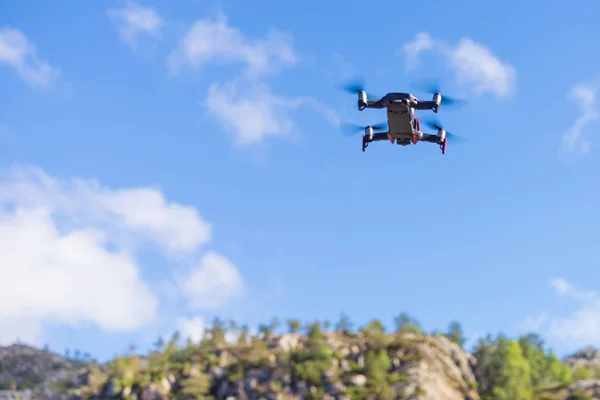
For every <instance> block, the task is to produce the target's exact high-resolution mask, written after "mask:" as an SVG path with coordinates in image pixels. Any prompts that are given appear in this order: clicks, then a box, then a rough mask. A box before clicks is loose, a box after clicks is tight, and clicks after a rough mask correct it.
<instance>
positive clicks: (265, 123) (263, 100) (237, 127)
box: [205, 80, 340, 146]
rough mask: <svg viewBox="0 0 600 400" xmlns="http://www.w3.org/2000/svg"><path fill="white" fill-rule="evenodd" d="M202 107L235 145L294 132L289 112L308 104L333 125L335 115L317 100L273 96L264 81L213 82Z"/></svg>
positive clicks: (291, 114)
mask: <svg viewBox="0 0 600 400" xmlns="http://www.w3.org/2000/svg"><path fill="white" fill-rule="evenodd" d="M205 104H206V106H207V109H208V112H209V114H211V115H212V116H213V117H215V118H216V120H217V121H219V123H220V124H221V125H222V126H223V127H224V128H225V130H226V131H227V132H229V133H230V134H231V135H232V136H233V138H234V141H235V143H236V144H237V145H240V146H246V145H252V144H257V143H261V142H263V141H264V140H265V139H266V138H268V137H274V136H279V137H282V136H287V135H289V134H291V133H293V132H294V131H295V124H294V118H293V113H294V111H295V110H297V109H298V108H300V107H309V108H311V109H312V110H313V111H315V112H316V113H318V114H321V115H323V116H324V117H325V118H326V120H327V121H328V122H329V123H331V124H332V125H334V126H339V124H340V120H339V117H338V116H337V114H336V113H335V112H334V111H332V110H331V109H330V108H329V107H327V106H326V105H324V104H322V103H320V102H319V101H317V100H315V99H313V98H310V97H307V98H287V97H283V96H278V95H275V94H273V93H272V92H271V89H270V88H269V86H268V85H267V84H265V83H258V82H251V83H249V82H246V81H240V80H234V81H230V82H228V83H226V84H219V83H214V84H212V85H211V86H210V88H209V89H208V96H207V100H206V103H205Z"/></svg>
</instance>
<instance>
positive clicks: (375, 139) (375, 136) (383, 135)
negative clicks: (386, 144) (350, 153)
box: [362, 132, 388, 151]
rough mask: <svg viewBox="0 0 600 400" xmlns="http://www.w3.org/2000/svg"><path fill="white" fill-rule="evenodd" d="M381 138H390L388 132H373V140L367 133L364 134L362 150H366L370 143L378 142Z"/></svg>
mask: <svg viewBox="0 0 600 400" xmlns="http://www.w3.org/2000/svg"><path fill="white" fill-rule="evenodd" d="M380 140H388V133H387V132H377V133H374V134H373V137H372V138H371V140H369V139H368V138H367V137H366V136H365V135H363V137H362V151H365V149H366V148H367V147H368V146H369V143H371V142H378V141H380Z"/></svg>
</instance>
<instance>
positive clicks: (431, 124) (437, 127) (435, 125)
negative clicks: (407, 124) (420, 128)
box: [425, 121, 465, 143]
mask: <svg viewBox="0 0 600 400" xmlns="http://www.w3.org/2000/svg"><path fill="white" fill-rule="evenodd" d="M425 124H427V126H429V127H430V128H431V129H435V130H436V131H439V130H440V129H443V130H444V131H446V129H445V128H444V127H443V126H442V124H441V123H440V122H439V121H425ZM446 138H448V139H450V140H452V141H453V142H457V143H462V142H464V141H465V139H464V138H463V137H462V136H458V135H455V134H453V133H450V132H448V131H446Z"/></svg>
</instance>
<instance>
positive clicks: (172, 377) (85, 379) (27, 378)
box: [0, 333, 479, 400]
mask: <svg viewBox="0 0 600 400" xmlns="http://www.w3.org/2000/svg"><path fill="white" fill-rule="evenodd" d="M216 347H217V348H216V349H215V348H214V347H213V346H208V345H207V346H206V348H202V346H198V345H191V346H189V345H188V346H187V347H184V348H175V347H173V346H171V347H168V346H167V348H166V349H165V350H164V351H162V352H156V353H154V354H151V355H149V356H146V357H137V356H130V357H121V358H119V359H117V360H115V361H114V362H111V363H108V364H107V365H97V364H95V363H88V362H77V363H73V362H72V361H69V360H65V359H63V358H62V357H60V356H58V355H56V354H52V353H48V352H44V351H40V350H37V349H34V348H31V347H27V346H11V347H7V348H3V349H2V350H1V351H0V371H1V373H0V377H1V378H2V380H1V381H0V382H4V383H3V384H2V386H3V387H1V389H10V390H4V391H0V399H12V398H16V397H15V395H20V396H21V397H20V398H21V399H33V398H44V399H51V398H56V399H81V398H97V399H100V398H137V399H140V400H142V399H156V400H159V399H167V398H181V399H185V398H190V399H192V398H208V397H207V396H212V397H213V398H215V399H260V398H265V399H309V398H313V399H360V398H383V399H388V398H389V399H395V398H403V399H431V400H434V399H435V400H437V399H447V400H464V399H467V398H469V399H472V400H479V396H478V395H477V392H476V391H475V390H474V389H475V387H476V383H475V377H474V374H473V369H472V368H473V366H474V364H475V362H476V361H475V359H474V357H473V356H472V355H470V354H468V353H466V352H465V351H463V350H462V349H461V348H460V347H459V346H458V345H456V344H455V343H453V342H451V341H450V340H448V339H447V338H446V337H444V336H441V335H440V336H438V335H436V336H428V335H415V334H410V333H408V334H403V335H395V336H385V337H384V336H375V337H367V336H365V335H361V334H354V335H342V334H335V333H332V334H322V335H313V336H312V337H310V336H301V335H297V334H284V335H281V336H277V337H272V338H270V339H268V340H258V339H253V340H249V341H248V342H246V343H245V344H238V345H220V346H216ZM32 377H35V378H32Z"/></svg>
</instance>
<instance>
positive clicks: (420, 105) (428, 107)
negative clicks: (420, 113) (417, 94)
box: [415, 101, 439, 110]
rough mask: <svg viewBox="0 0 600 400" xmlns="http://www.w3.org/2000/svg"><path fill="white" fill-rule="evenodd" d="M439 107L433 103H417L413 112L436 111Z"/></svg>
mask: <svg viewBox="0 0 600 400" xmlns="http://www.w3.org/2000/svg"><path fill="white" fill-rule="evenodd" d="M437 107H439V105H438V104H437V103H435V102H433V101H419V102H418V103H417V104H416V105H415V110H437Z"/></svg>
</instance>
